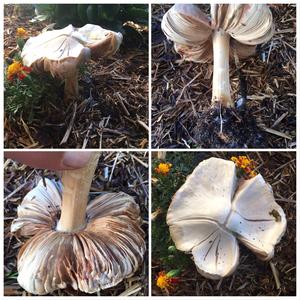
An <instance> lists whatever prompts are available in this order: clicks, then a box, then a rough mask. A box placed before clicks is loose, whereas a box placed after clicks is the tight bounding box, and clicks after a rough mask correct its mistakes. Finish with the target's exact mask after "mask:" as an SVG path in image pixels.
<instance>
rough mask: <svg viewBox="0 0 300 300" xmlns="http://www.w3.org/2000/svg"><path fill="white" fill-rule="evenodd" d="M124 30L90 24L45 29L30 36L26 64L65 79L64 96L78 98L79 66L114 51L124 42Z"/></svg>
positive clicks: (25, 50) (25, 49) (24, 50)
mask: <svg viewBox="0 0 300 300" xmlns="http://www.w3.org/2000/svg"><path fill="white" fill-rule="evenodd" d="M122 39H123V37H122V34H121V33H116V32H113V31H110V30H106V29H104V28H102V27H100V26H98V25H92V24H87V25H85V26H83V27H81V28H75V27H73V26H72V25H69V26H67V27H65V28H63V29H59V30H52V31H45V32H42V33H41V34H39V35H38V36H36V37H31V38H30V39H28V40H27V42H26V43H25V45H24V48H23V50H22V53H21V57H22V59H23V64H24V65H25V66H27V67H31V68H33V70H34V71H36V72H43V71H45V72H50V73H51V75H52V76H53V77H57V78H59V79H61V80H64V81H65V89H64V100H65V101H66V102H68V101H70V100H71V99H74V98H78V96H79V92H78V78H77V77H78V69H79V67H80V66H81V65H82V64H84V63H85V62H87V61H88V60H89V59H90V57H91V58H92V59H94V60H95V59H98V58H100V57H107V56H110V55H113V54H114V53H115V52H116V51H117V50H118V49H119V47H120V45H121V43H122Z"/></svg>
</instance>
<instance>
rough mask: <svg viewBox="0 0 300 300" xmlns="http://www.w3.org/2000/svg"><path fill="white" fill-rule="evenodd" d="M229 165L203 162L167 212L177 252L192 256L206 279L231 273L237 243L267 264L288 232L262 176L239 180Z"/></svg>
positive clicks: (283, 216)
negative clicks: (244, 246)
mask: <svg viewBox="0 0 300 300" xmlns="http://www.w3.org/2000/svg"><path fill="white" fill-rule="evenodd" d="M236 173H237V170H236V166H235V164H234V163H233V162H231V161H227V160H223V159H219V158H210V159H207V160H204V161H202V162H201V163H200V164H199V165H198V166H197V167H196V168H195V170H194V171H193V173H192V174H191V175H190V176H189V177H188V178H187V180H186V182H185V183H184V184H183V186H182V187H181V188H180V189H179V190H178V191H177V192H176V194H175V195H174V198H173V200H172V202H171V205H170V207H169V210H168V213H167V223H168V225H169V228H170V233H171V237H172V239H173V241H174V243H175V246H176V248H177V249H178V250H181V251H185V252H188V253H192V255H193V258H194V262H195V264H196V267H197V270H198V271H199V273H201V274H202V275H203V276H205V277H207V278H210V279H219V278H222V277H225V276H229V275H230V274H232V273H233V272H234V270H235V269H236V267H237V265H238V263H239V247H238V242H237V240H239V241H241V242H242V243H243V244H244V245H246V246H247V247H248V248H249V249H250V250H252V251H253V252H254V253H255V254H256V255H257V256H258V258H260V259H262V260H269V259H271V258H272V257H273V255H274V247H275V245H276V244H277V243H278V242H279V241H280V239H281V237H282V236H283V234H284V233H285V230H286V217H285V214H284V211H283V210H282V208H281V207H280V206H279V205H278V204H277V203H276V202H275V199H274V196H273V192H272V188H271V186H270V185H269V184H267V183H266V182H265V180H264V179H263V177H262V175H260V174H258V175H256V176H255V177H254V178H251V179H248V180H245V179H240V178H239V179H238V177H237V175H236Z"/></svg>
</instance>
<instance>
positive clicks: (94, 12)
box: [86, 4, 98, 24]
mask: <svg viewBox="0 0 300 300" xmlns="http://www.w3.org/2000/svg"><path fill="white" fill-rule="evenodd" d="M86 14H87V19H88V21H89V22H90V23H92V24H98V23H97V21H98V5H97V4H90V5H89V6H88V8H87V10H86Z"/></svg>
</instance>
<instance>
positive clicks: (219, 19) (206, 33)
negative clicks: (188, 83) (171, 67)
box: [161, 4, 274, 62]
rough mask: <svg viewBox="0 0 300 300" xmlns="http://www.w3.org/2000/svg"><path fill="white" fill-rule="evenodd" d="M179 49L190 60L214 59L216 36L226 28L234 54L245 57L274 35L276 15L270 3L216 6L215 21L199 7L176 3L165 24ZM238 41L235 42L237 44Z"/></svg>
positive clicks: (170, 37)
mask: <svg viewBox="0 0 300 300" xmlns="http://www.w3.org/2000/svg"><path fill="white" fill-rule="evenodd" d="M161 27H162V30H163V31H164V33H165V35H166V36H167V38H168V39H170V40H172V41H173V42H174V47H175V50H176V51H177V52H178V53H179V54H180V55H181V56H182V57H183V58H184V59H186V60H191V61H195V62H208V61H211V60H212V34H213V32H214V31H215V30H218V29H222V30H224V31H225V32H226V33H227V34H229V35H230V36H231V37H232V40H231V45H230V46H231V48H232V50H231V55H233V51H236V53H237V54H238V55H239V56H240V58H245V57H248V56H250V55H253V54H254V53H255V47H256V45H258V44H262V43H265V42H267V41H268V40H270V39H271V38H272V36H273V33H274V25H273V19H272V13H271V11H270V9H269V8H268V6H267V5H266V4H212V5H211V19H210V18H209V17H208V16H206V15H205V14H204V13H203V12H202V11H201V10H200V8H199V6H198V5H195V4H175V5H174V6H173V7H172V8H171V9H170V10H169V11H167V13H166V14H165V15H164V17H163V19H162V24H161ZM233 41H235V42H233Z"/></svg>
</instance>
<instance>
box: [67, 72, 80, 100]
mask: <svg viewBox="0 0 300 300" xmlns="http://www.w3.org/2000/svg"><path fill="white" fill-rule="evenodd" d="M77 77H78V71H76V72H75V74H74V75H73V76H71V77H67V78H66V79H65V88H64V101H65V103H66V104H68V103H69V102H70V100H72V99H76V98H78V95H79V91H78V78H77Z"/></svg>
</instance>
